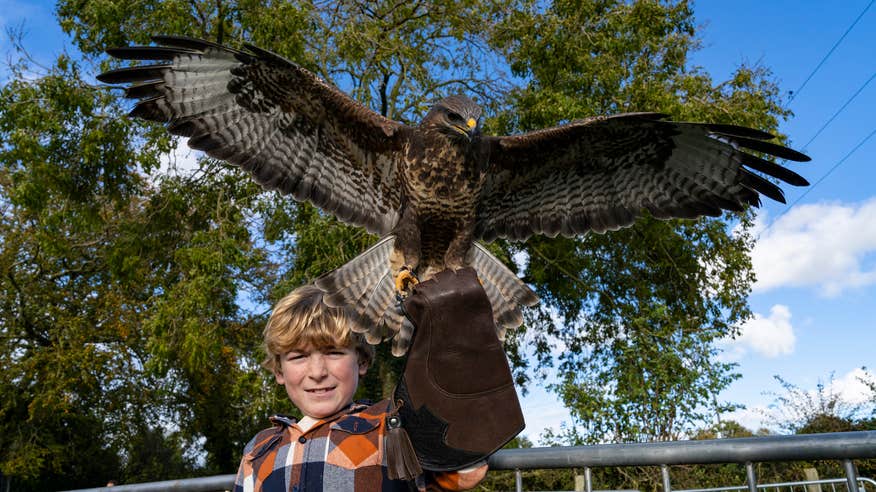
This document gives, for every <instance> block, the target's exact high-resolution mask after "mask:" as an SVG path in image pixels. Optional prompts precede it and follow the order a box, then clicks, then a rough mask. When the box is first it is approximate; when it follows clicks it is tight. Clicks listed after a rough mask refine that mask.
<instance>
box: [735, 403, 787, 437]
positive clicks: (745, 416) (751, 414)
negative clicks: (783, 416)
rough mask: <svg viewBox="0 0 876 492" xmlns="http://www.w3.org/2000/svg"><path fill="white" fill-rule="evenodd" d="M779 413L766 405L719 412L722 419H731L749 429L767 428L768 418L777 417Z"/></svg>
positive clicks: (768, 425) (768, 426)
mask: <svg viewBox="0 0 876 492" xmlns="http://www.w3.org/2000/svg"><path fill="white" fill-rule="evenodd" d="M779 416H780V414H779V412H777V411H776V409H774V408H770V407H767V406H755V407H747V408H742V409H739V410H734V411H732V412H729V413H723V414H721V420H722V421H728V420H733V421H734V422H736V423H738V424H740V425H742V427H745V428H746V429H748V430H750V431H754V432H756V431H758V430H760V429H764V428H766V429H769V428H770V427H771V426H770V424H768V422H769V421H770V420H774V419H777V418H779Z"/></svg>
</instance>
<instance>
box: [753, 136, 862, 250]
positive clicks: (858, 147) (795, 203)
mask: <svg viewBox="0 0 876 492" xmlns="http://www.w3.org/2000/svg"><path fill="white" fill-rule="evenodd" d="M873 135H876V128H874V129H873V131H872V132H870V134H869V135H867V136H866V137H864V140H861V141H860V142H859V143H858V145H855V147H854V148H852V150H850V151H849V152H848V153H846V155H845V156H843V158H842V159H840V160H839V161H838V162H837V163H836V164H834V165H833V167H832V168H830V170H828V171H827V172H826V173H825V174H824V176H822V177H820V178H818V181H816V182H815V183H813V184H812V186H810V187H809V188H807V189H806V191H805V192H803V194H802V195H800V196H799V197H797V199H796V200H794V201H793V202H792V203H791V204H790V205H788V206H787V207H786V208H785V210H783V211H782V213H780V214H779V215H777V216H776V218H775V219H773V221H772V222H770V223H769V224H768V225H767V226H766V227H764V229H763V230H762V231H760V233H759V234H758V235H757V238H758V239H760V237H761V236H762V235H763V234H765V233H766V232H767V231H768V230H770V227H772V226H773V224H775V223H776V222H778V221H779V219H780V218H782V216H783V215H785V214H786V213H788V212H789V211H790V210H791V209H792V208H794V205H797V203H799V202H800V200H802V199H803V198H805V197H806V195H808V194H809V192H810V191H812V190H813V189H814V188H815V187H816V186H818V185H819V184H820V183H821V182H822V181H824V180H825V179H826V178H827V177H828V176H830V174H831V173H832V172H834V171H835V170H836V168H838V167H840V165H841V164H842V163H843V162H845V161H846V159H848V158H849V157H851V156H852V154H854V153H855V152H857V150H858V149H860V148H861V147H862V146H863V145H864V144H865V143H867V140H870V138H872V137H873Z"/></svg>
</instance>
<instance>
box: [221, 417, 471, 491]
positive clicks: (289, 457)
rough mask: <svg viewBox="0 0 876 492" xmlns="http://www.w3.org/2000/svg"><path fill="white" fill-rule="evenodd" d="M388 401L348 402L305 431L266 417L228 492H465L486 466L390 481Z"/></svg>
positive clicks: (289, 422)
mask: <svg viewBox="0 0 876 492" xmlns="http://www.w3.org/2000/svg"><path fill="white" fill-rule="evenodd" d="M389 407H390V404H389V401H388V400H383V401H380V402H378V403H376V404H374V405H371V406H367V405H365V404H359V403H354V404H353V405H351V406H350V407H349V408H347V409H346V410H344V411H342V412H339V413H338V414H336V415H334V416H332V417H328V418H326V419H323V420H318V421H317V422H316V423H315V424H313V425H312V426H311V427H310V428H309V429H307V430H306V431H302V430H301V428H300V427H298V425H297V421H296V420H295V419H294V418H291V417H285V416H281V415H275V416H273V417H271V423H273V424H274V426H273V427H272V428H270V429H266V430H263V431H261V432H259V433H258V434H256V436H255V437H254V438H252V440H251V441H250V442H249V443H248V444H247V445H246V447H245V448H244V450H243V457H242V458H241V460H240V468H239V470H238V472H237V479H236V480H235V483H234V492H255V491H261V492H281V491H282V492H293V491H295V492H297V491H363V492H364V491H397V490H399V491H401V490H404V491H407V490H466V489H470V488H473V487H474V486H476V485H477V484H478V483H479V482H480V481H481V480H482V479H483V477H484V475H485V474H486V471H487V465H486V464H483V465H481V466H480V467H475V468H471V469H467V470H465V471H460V472H443V473H432V472H426V473H425V475H423V476H420V477H418V479H417V480H416V481H415V483H412V482H406V481H403V480H390V479H389V477H388V476H387V470H386V466H385V465H384V463H385V461H386V460H385V458H386V449H385V446H384V442H385V440H384V437H385V434H386V416H387V413H388V412H389Z"/></svg>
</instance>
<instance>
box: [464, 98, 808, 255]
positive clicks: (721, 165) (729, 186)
mask: <svg viewBox="0 0 876 492" xmlns="http://www.w3.org/2000/svg"><path fill="white" fill-rule="evenodd" d="M663 117H664V115H661V114H658V113H630V114H621V115H616V116H610V117H596V118H590V119H587V120H581V121H576V122H573V123H570V124H568V125H562V126H558V127H553V128H547V129H543V130H538V131H535V132H530V133H525V134H523V135H517V136H506V137H486V138H485V145H487V146H489V152H490V161H491V162H490V172H489V174H488V176H487V179H486V183H485V187H484V192H483V194H482V198H481V201H480V204H479V208H478V211H477V215H478V217H477V223H476V226H475V236H476V237H477V238H479V239H483V240H485V241H491V240H493V239H495V238H497V237H504V238H509V239H515V240H523V239H526V238H527V237H530V236H531V235H533V234H546V235H548V236H556V235H557V234H562V235H564V236H573V235H578V234H586V233H587V232H590V231H593V232H604V231H607V230H614V229H618V228H620V227H626V226H628V225H630V224H632V223H633V222H634V221H635V219H636V218H637V217H638V216H639V215H641V214H642V213H643V211H646V210H647V211H648V212H650V213H651V214H652V215H654V216H655V217H657V218H661V219H668V218H695V217H699V216H703V215H709V216H717V215H720V214H721V213H722V211H723V210H733V211H741V210H743V209H744V207H745V206H747V205H754V206H757V205H759V204H760V195H764V196H767V197H769V198H771V199H773V200H776V201H780V202H783V203H784V193H783V192H782V189H781V188H780V187H779V186H777V185H776V184H774V183H773V182H772V181H770V179H777V180H780V181H783V182H785V183H788V184H791V185H794V186H805V185H807V184H808V182H807V181H806V180H805V179H804V178H802V177H801V176H800V175H798V174H797V173H795V172H793V171H791V170H789V169H788V168H786V167H783V166H781V165H779V164H776V163H774V162H771V161H769V160H766V159H764V158H761V157H758V156H755V155H753V154H751V153H748V152H746V151H745V150H744V149H748V150H751V151H755V152H759V153H762V154H765V155H766V156H773V157H779V158H783V159H788V160H793V161H808V160H809V158H808V157H807V156H805V155H803V154H801V153H800V152H797V151H795V150H792V149H789V148H786V147H783V146H781V145H778V144H775V143H772V142H769V141H767V140H769V139H771V138H773V136H772V135H770V134H768V133H766V132H762V131H760V130H755V129H751V128H745V127H740V126H735V125H720V124H699V123H685V122H671V121H663V120H662V118H663ZM746 166H747V167H746ZM758 173H763V175H765V176H762V175H761V174H758Z"/></svg>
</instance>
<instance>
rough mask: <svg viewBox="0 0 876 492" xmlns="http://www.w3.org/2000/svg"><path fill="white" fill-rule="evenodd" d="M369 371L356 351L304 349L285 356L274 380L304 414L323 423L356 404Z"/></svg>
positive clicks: (335, 348) (348, 349) (327, 348)
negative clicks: (361, 382) (363, 379)
mask: <svg viewBox="0 0 876 492" xmlns="http://www.w3.org/2000/svg"><path fill="white" fill-rule="evenodd" d="M367 370H368V365H367V364H364V363H363V364H360V363H359V356H358V354H357V353H356V349H355V348H354V347H344V348H339V347H324V348H320V349H316V348H314V347H311V346H305V347H302V348H300V349H298V350H292V351H290V352H287V353H286V354H285V355H283V356H282V357H281V358H280V369H279V371H278V372H277V373H276V374H275V375H274V376H275V377H276V379H277V384H282V385H283V386H285V387H286V394H288V395H289V399H290V400H292V403H294V404H295V406H296V407H298V409H299V410H301V413H303V414H304V415H307V416H309V417H313V418H317V419H321V418H325V417H328V416H330V415H333V414H335V413H337V412H339V411H340V410H341V409H343V408H346V407H347V405H349V404H350V403H351V402H352V401H353V394H354V393H355V392H356V388H357V387H358V386H359V376H364V375H365V372H366V371H367Z"/></svg>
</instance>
